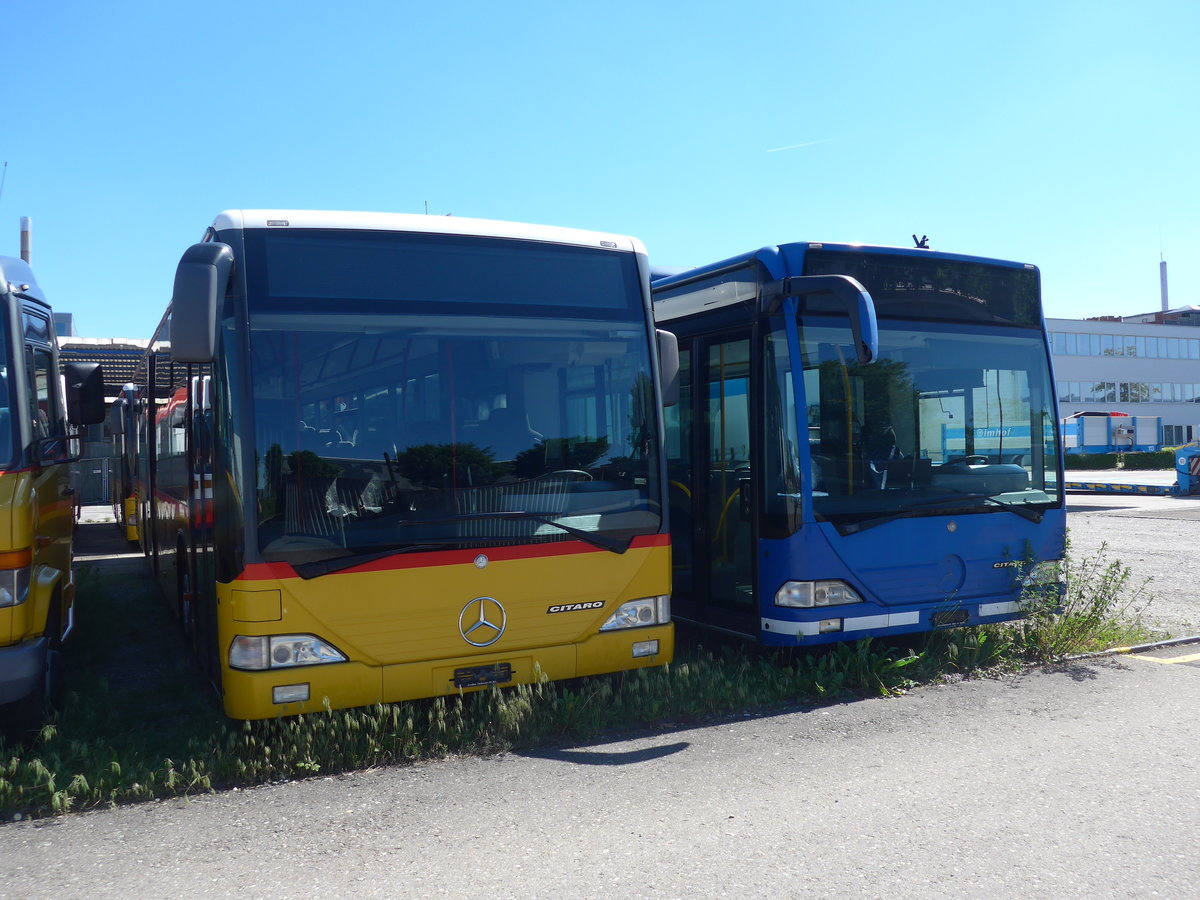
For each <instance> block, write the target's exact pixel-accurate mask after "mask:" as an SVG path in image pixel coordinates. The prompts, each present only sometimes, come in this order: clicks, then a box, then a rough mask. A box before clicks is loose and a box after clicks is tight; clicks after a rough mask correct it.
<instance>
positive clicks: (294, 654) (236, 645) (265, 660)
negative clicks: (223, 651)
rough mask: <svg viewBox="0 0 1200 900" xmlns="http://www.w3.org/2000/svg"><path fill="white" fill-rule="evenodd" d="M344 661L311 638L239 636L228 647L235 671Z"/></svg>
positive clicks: (306, 635) (333, 648) (231, 663)
mask: <svg viewBox="0 0 1200 900" xmlns="http://www.w3.org/2000/svg"><path fill="white" fill-rule="evenodd" d="M345 661H346V654H344V653H342V652H341V651H340V650H338V649H337V648H336V647H333V646H331V645H330V644H327V643H326V642H325V641H323V640H321V639H320V638H319V637H315V636H314V635H311V634H273V635H270V636H263V637H248V636H247V635H244V634H239V635H238V636H237V637H235V638H234V639H233V643H232V644H230V645H229V666H230V668H233V669H259V670H261V669H290V668H292V667H294V666H319V665H322V664H324V663H337V662H345Z"/></svg>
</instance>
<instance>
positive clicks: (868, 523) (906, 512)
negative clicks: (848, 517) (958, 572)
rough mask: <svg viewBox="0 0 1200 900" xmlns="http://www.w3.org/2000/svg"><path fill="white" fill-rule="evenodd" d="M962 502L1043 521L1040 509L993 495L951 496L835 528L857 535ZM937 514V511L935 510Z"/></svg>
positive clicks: (1035, 520) (925, 501)
mask: <svg viewBox="0 0 1200 900" xmlns="http://www.w3.org/2000/svg"><path fill="white" fill-rule="evenodd" d="M960 500H986V501H988V502H989V503H994V504H996V505H997V506H999V507H1000V508H1002V509H1004V510H1005V511H1006V512H1011V513H1016V514H1017V515H1018V516H1021V518H1023V519H1028V520H1029V521H1030V522H1040V521H1042V511H1041V510H1040V509H1030V508H1029V507H1027V506H1021V505H1020V504H1017V503H1006V502H1005V501H1003V500H997V499H996V498H995V497H993V496H992V495H991V494H981V493H975V494H951V495H950V496H947V497H938V498H936V499H933V500H924V501H922V502H920V503H913V504H910V505H909V506H907V507H905V508H904V509H897V510H894V511H893V512H890V513H885V514H884V515H882V516H876V517H875V518H873V519H864V520H863V521H861V522H851V523H849V524H848V525H842V526H835V527H836V528H837V529H838V532H839V533H840V534H855V533H856V532H859V531H866V530H867V529H869V528H874V527H876V526H877V525H886V524H887V523H888V522H894V521H896V520H897V519H904V518H908V517H909V516H912V515H913V514H914V513H915V512H916V510H918V509H922V508H924V507H930V506H935V507H936V506H946V507H951V508H953V506H954V504H955V503H956V502H958V501H960ZM933 511H934V512H937V510H933Z"/></svg>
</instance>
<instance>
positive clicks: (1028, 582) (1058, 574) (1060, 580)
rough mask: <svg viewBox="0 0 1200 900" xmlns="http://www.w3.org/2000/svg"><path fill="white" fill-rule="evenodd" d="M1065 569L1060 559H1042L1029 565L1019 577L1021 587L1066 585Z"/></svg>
mask: <svg viewBox="0 0 1200 900" xmlns="http://www.w3.org/2000/svg"><path fill="white" fill-rule="evenodd" d="M1066 585H1067V569H1066V567H1065V566H1064V565H1063V561H1062V560H1061V559H1044V560H1042V561H1041V562H1037V563H1034V564H1033V565H1032V566H1030V568H1029V571H1028V572H1026V573H1025V575H1024V576H1023V577H1022V578H1021V587H1026V588H1048V587H1066Z"/></svg>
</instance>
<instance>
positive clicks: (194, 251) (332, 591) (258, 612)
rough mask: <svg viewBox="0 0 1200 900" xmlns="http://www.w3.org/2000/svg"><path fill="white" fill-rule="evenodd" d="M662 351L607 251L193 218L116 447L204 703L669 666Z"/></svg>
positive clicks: (359, 218) (272, 710)
mask: <svg viewBox="0 0 1200 900" xmlns="http://www.w3.org/2000/svg"><path fill="white" fill-rule="evenodd" d="M675 346H676V343H675V339H674V337H673V336H671V335H667V334H666V333H660V332H656V330H655V328H654V325H653V319H652V316H651V313H650V301H649V267H648V265H647V260H646V252H645V249H644V247H643V246H642V245H641V243H640V242H639V241H637V240H635V239H632V238H628V237H622V236H617V235H610V234H600V233H593V232H586V231H578V230H573V229H563V228H551V227H543V226H533V225H524V224H517V223H506V222H492V221H482V220H472V219H463V218H456V217H430V216H411V215H399V214H382V213H348V212H315V211H296V210H282V211H269V210H237V211H229V212H225V213H222V214H221V215H219V216H218V217H217V218H216V220H215V222H214V223H213V225H212V226H211V228H210V229H209V231H208V233H207V236H206V238H205V240H204V241H203V242H202V243H200V244H197V245H194V246H193V247H191V248H189V249H188V250H187V252H186V253H185V254H184V255H183V257H182V259H181V261H180V263H179V267H178V269H177V271H176V277H175V286H174V293H173V295H172V302H171V306H170V307H169V309H168V310H167V313H166V315H165V316H164V317H163V319H162V322H161V323H160V325H159V328H158V330H157V332H156V333H155V334H154V336H153V339H152V341H151V343H150V346H149V348H148V350H147V353H146V356H145V360H144V364H143V366H142V371H141V374H140V375H139V377H138V379H137V382H138V383H137V385H136V391H135V392H134V393H135V396H132V397H129V398H127V402H130V403H132V404H133V408H134V409H136V411H137V415H136V420H137V421H136V423H135V425H133V426H131V428H130V430H131V431H134V432H136V433H135V434H132V435H128V436H127V439H128V440H134V441H136V442H137V448H138V449H137V454H136V455H137V462H136V468H137V471H138V484H137V486H136V489H135V494H136V497H137V506H138V509H137V511H136V517H137V522H138V536H139V539H140V540H141V542H142V544H143V547H144V548H145V550H146V552H147V553H148V555H149V556H150V559H151V561H152V563H153V569H154V572H155V574H156V576H157V578H158V580H159V582H160V584H161V586H162V588H163V590H164V592H165V594H166V595H167V596H168V597H169V598H170V599H171V602H172V603H173V605H174V606H175V608H176V611H177V613H178V615H179V618H180V620H181V622H182V623H183V627H184V630H185V632H186V633H187V635H188V637H189V640H190V642H191V643H192V645H193V646H194V648H195V650H196V652H197V654H198V657H199V659H200V660H201V664H202V665H203V667H204V668H205V670H206V671H207V672H208V673H209V675H210V676H211V677H212V679H213V681H214V682H215V683H216V684H217V686H218V688H219V690H220V693H221V695H222V697H223V702H224V706H225V711H226V713H227V714H228V715H230V716H231V717H234V718H238V719H261V718H266V717H272V716H278V715H290V714H295V713H300V712H307V711H312V710H319V709H321V708H322V707H323V706H325V705H326V704H328V705H329V706H331V707H334V708H340V707H352V706H362V705H367V704H372V703H376V702H385V703H386V702H393V701H399V700H405V699H413V698H419V697H433V696H439V695H446V694H455V693H457V692H460V691H469V690H476V689H479V688H483V687H486V686H489V685H512V684H518V683H529V682H534V681H537V680H539V679H542V678H549V679H561V678H571V677H576V676H585V675H593V674H599V673H605V672H616V671H620V670H625V669H634V668H640V667H646V666H655V665H660V664H662V663H665V662H668V661H669V660H670V659H671V655H672V652H673V639H674V633H673V629H672V625H671V622H670V600H669V595H670V571H671V562H670V552H671V550H670V539H669V536H668V530H667V527H666V522H665V515H664V509H665V506H666V501H665V495H666V478H665V470H664V463H663V459H662V454H661V443H662V442H661V433H662V405H661V404H662V403H663V402H670V400H671V397H670V393H671V392H672V390H674V389H675V384H676V371H677V355H676V354H674V352H673V351H674V348H675Z"/></svg>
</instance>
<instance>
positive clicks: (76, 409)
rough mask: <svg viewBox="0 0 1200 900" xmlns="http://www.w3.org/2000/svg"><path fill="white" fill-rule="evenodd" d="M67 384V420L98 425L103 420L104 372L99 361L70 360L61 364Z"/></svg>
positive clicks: (73, 422)
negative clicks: (82, 361)
mask: <svg viewBox="0 0 1200 900" xmlns="http://www.w3.org/2000/svg"><path fill="white" fill-rule="evenodd" d="M63 375H64V376H65V378H64V380H65V381H66V385H67V421H68V422H70V423H71V424H72V425H98V424H99V423H101V422H103V421H104V372H103V371H102V370H101V368H100V364H99V363H81V362H71V363H67V364H66V365H64V366H63Z"/></svg>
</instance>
